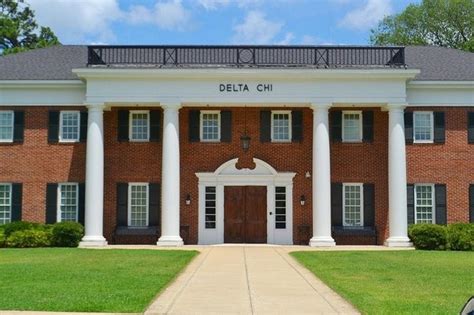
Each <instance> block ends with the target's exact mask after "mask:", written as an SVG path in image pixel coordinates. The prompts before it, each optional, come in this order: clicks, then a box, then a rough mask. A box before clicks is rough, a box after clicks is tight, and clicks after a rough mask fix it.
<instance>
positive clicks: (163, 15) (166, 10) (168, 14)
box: [126, 0, 191, 30]
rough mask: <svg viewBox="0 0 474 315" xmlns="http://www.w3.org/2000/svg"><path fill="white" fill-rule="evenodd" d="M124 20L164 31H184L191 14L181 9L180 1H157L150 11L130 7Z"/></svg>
mask: <svg viewBox="0 0 474 315" xmlns="http://www.w3.org/2000/svg"><path fill="white" fill-rule="evenodd" d="M126 20H127V21H128V22H129V23H132V24H155V25H157V26H158V27H159V28H162V29H166V30H184V29H186V28H187V27H188V26H189V22H190V20H191V13H190V12H189V11H188V10H186V9H185V8H184V7H183V4H182V3H181V0H171V1H157V2H156V4H155V6H154V7H153V8H151V9H149V8H147V7H145V6H142V5H136V6H132V7H131V8H130V12H128V13H127V19H126Z"/></svg>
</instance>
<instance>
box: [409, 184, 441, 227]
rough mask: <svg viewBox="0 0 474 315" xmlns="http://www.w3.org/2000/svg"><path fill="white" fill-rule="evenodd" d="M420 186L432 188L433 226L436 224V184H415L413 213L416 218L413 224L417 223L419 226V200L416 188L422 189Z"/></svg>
mask: <svg viewBox="0 0 474 315" xmlns="http://www.w3.org/2000/svg"><path fill="white" fill-rule="evenodd" d="M420 186H430V187H431V223H432V224H435V223H436V196H435V194H436V191H435V184H431V183H418V184H414V185H413V195H414V199H415V200H414V210H413V211H414V213H413V216H414V220H413V222H415V224H417V223H418V222H417V221H418V220H417V216H416V208H417V207H418V205H417V198H416V187H420ZM420 207H426V206H423V205H420Z"/></svg>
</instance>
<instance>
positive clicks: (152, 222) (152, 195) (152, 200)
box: [148, 183, 161, 226]
mask: <svg viewBox="0 0 474 315" xmlns="http://www.w3.org/2000/svg"><path fill="white" fill-rule="evenodd" d="M160 188H161V187H160V184H159V183H150V185H148V194H149V196H148V211H149V212H148V226H160V217H161V213H160V207H161V190H160Z"/></svg>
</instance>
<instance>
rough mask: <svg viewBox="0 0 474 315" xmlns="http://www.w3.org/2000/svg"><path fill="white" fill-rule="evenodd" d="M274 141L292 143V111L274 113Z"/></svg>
mask: <svg viewBox="0 0 474 315" xmlns="http://www.w3.org/2000/svg"><path fill="white" fill-rule="evenodd" d="M271 123H272V126H271V128H272V141H273V142H289V141H291V111H272V122H271Z"/></svg>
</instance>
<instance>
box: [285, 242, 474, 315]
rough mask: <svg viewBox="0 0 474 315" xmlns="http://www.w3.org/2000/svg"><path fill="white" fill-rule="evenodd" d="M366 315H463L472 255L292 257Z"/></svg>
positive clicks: (473, 276) (473, 272)
mask: <svg viewBox="0 0 474 315" xmlns="http://www.w3.org/2000/svg"><path fill="white" fill-rule="evenodd" d="M291 255H292V256H293V257H295V258H296V259H297V260H298V261H299V262H300V263H301V264H303V265H304V266H305V267H306V268H308V269H309V270H310V271H311V272H313V273H314V274H315V275H316V276H317V277H318V278H320V279H321V280H322V281H323V282H325V283H326V284H327V285H329V286H330V287H331V288H332V289H334V290H335V291H336V292H338V293H339V294H340V295H342V296H343V297H344V298H346V299H347V300H349V301H350V302H351V303H352V304H353V305H354V306H355V307H357V308H358V309H359V311H361V312H362V313H365V314H459V311H460V310H461V308H462V307H463V305H464V303H465V302H466V301H467V300H468V298H469V297H471V296H472V295H473V294H474V253H473V252H449V251H447V252H441V251H387V252H362V251H357V252H355V251H353V252H342V251H340V252H294V253H291Z"/></svg>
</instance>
